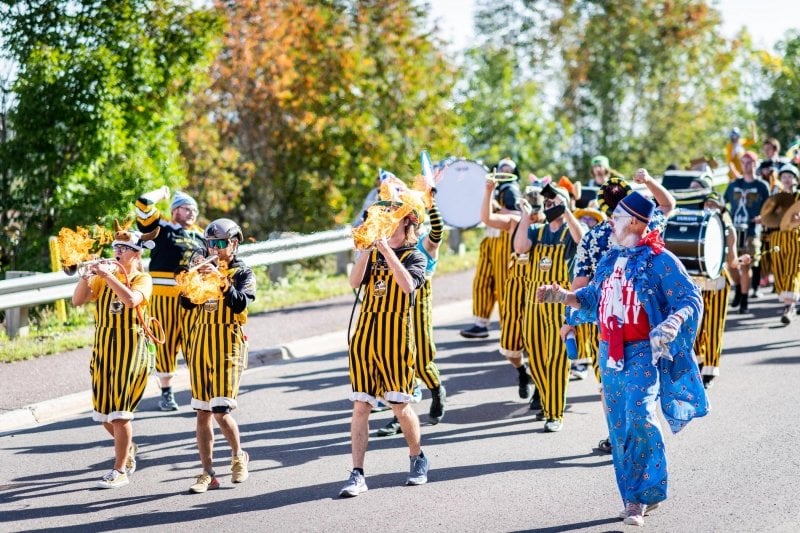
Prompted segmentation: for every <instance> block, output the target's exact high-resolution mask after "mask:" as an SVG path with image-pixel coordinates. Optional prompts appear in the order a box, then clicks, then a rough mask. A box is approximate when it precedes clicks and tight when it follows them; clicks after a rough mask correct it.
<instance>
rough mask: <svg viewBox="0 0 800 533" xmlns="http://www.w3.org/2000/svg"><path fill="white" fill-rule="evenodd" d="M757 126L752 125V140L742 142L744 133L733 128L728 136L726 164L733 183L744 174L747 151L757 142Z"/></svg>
mask: <svg viewBox="0 0 800 533" xmlns="http://www.w3.org/2000/svg"><path fill="white" fill-rule="evenodd" d="M757 138H758V137H757V134H756V125H755V123H754V122H751V123H750V138H749V139H744V140H742V133H741V132H740V131H739V128H733V129H732V130H731V132H730V134H729V135H728V143H727V144H726V145H725V163H727V165H728V168H729V169H730V170H729V171H728V178H729V179H730V180H731V181H733V180H735V179H737V178H739V177H740V176H741V175H742V174H743V173H744V155H745V150H747V149H748V148H749V147H751V146H755V144H756V142H757Z"/></svg>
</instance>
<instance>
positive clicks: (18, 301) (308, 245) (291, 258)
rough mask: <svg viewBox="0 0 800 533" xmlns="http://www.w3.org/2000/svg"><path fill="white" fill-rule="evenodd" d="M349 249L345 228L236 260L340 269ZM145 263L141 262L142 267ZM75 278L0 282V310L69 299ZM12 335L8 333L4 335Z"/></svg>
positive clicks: (275, 242)
mask: <svg viewBox="0 0 800 533" xmlns="http://www.w3.org/2000/svg"><path fill="white" fill-rule="evenodd" d="M352 249H353V238H352V236H351V229H350V228H349V227H346V228H342V229H336V230H329V231H321V232H319V233H312V234H309V235H293V236H289V237H282V238H280V239H271V240H267V241H261V242H257V243H252V244H242V245H241V246H240V247H239V254H238V255H239V257H241V258H242V259H244V260H245V262H246V263H247V264H248V265H249V266H273V265H282V264H285V263H292V262H295V261H300V260H303V259H310V258H312V257H322V256H326V255H332V254H342V256H341V257H342V259H341V260H340V261H338V263H337V268H338V269H340V270H341V269H342V268H343V265H344V264H346V262H347V261H346V258H349V255H350V251H351V250H352ZM345 256H346V257H345ZM146 263H147V260H145V264H146ZM77 283H78V278H77V276H68V275H67V274H65V273H64V272H48V273H44V274H38V273H37V274H33V275H30V276H24V277H18V278H13V279H6V280H2V281H0V310H2V309H15V308H27V307H31V306H35V305H42V304H47V303H52V302H55V301H57V300H61V299H63V298H71V297H72V293H73V292H74V290H75V285H76V284H77ZM8 333H9V336H13V335H12V332H8Z"/></svg>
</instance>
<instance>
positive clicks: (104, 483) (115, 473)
mask: <svg viewBox="0 0 800 533" xmlns="http://www.w3.org/2000/svg"><path fill="white" fill-rule="evenodd" d="M128 483H130V480H129V479H128V474H126V473H125V472H120V471H119V470H111V471H110V472H109V473H108V474H106V475H105V476H103V479H101V480H100V481H98V482H97V488H100V489H118V488H120V487H124V486H125V485H127V484H128Z"/></svg>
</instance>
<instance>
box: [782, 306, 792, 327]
mask: <svg viewBox="0 0 800 533" xmlns="http://www.w3.org/2000/svg"><path fill="white" fill-rule="evenodd" d="M791 312H792V306H790V305H787V306H786V307H784V308H783V314H782V315H781V324H786V325H789V324H791V323H792V315H791Z"/></svg>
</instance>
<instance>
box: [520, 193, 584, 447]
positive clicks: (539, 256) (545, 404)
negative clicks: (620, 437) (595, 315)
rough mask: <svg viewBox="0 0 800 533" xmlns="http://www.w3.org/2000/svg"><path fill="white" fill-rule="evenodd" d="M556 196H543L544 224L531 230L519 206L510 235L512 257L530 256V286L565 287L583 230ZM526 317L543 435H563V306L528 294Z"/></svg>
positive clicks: (563, 198) (565, 200)
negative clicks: (513, 232)
mask: <svg viewBox="0 0 800 533" xmlns="http://www.w3.org/2000/svg"><path fill="white" fill-rule="evenodd" d="M551 191H553V192H554V194H547V193H546V192H545V191H544V190H543V191H542V194H543V195H544V196H545V202H544V216H545V219H546V222H545V223H544V224H534V225H533V226H531V210H530V204H529V203H528V201H527V200H524V199H523V200H522V202H521V210H520V211H521V216H520V221H519V227H518V228H517V232H516V235H515V236H514V252H516V253H517V254H528V256H529V259H528V261H529V262H530V264H531V267H530V268H531V270H530V272H531V276H530V282H531V283H532V284H533V285H535V286H538V285H542V284H553V283H558V284H561V285H563V286H565V287H566V286H568V284H569V282H570V278H571V277H572V276H571V268H570V266H571V263H572V260H573V257H574V256H575V251H576V249H577V247H578V243H579V242H580V240H581V238H582V237H583V228H582V227H581V225H580V224H579V223H578V221H577V220H576V219H575V217H574V216H573V215H572V212H571V211H569V210H568V209H567V205H569V196H568V193H567V192H566V191H565V190H564V189H558V188H554V187H551ZM526 300H527V301H526V305H525V313H524V334H523V336H524V339H525V350H526V351H527V352H528V362H529V364H530V369H531V374H532V376H533V381H534V385H535V387H536V389H537V390H538V391H539V396H540V398H541V404H542V411H541V412H540V413H538V414H537V418H538V419H545V420H546V422H545V426H544V430H545V432H548V433H550V432H556V431H561V428H562V426H563V418H564V405H565V403H566V396H567V383H568V382H569V367H570V365H569V359H567V355H566V351H565V349H564V343H563V341H562V340H561V339H560V338H559V336H558V330H559V327H560V326H561V324H562V316H563V314H564V309H563V306H551V307H545V306H541V305H536V302H535V299H534V298H533V297H532V295H529V296H528V298H527V299H526Z"/></svg>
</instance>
